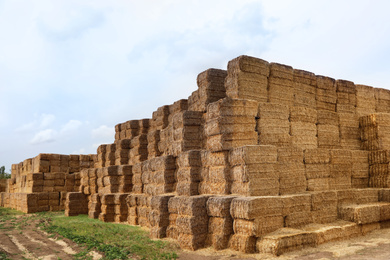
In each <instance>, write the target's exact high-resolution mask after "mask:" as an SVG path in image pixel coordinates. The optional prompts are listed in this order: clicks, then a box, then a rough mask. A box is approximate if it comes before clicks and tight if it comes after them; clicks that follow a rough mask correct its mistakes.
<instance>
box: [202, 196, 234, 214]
mask: <svg viewBox="0 0 390 260" xmlns="http://www.w3.org/2000/svg"><path fill="white" fill-rule="evenodd" d="M234 198H236V197H235V196H222V197H220V196H216V197H210V198H209V199H208V200H207V205H206V206H207V214H208V216H213V217H221V218H222V217H230V205H231V202H232V200H233V199H234Z"/></svg>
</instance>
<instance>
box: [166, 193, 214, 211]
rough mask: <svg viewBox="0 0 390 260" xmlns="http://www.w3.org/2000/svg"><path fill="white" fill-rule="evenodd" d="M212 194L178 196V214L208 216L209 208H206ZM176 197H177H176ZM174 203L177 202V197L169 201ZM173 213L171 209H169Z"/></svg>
mask: <svg viewBox="0 0 390 260" xmlns="http://www.w3.org/2000/svg"><path fill="white" fill-rule="evenodd" d="M210 197H211V196H210V195H197V196H191V197H186V196H182V197H177V200H178V203H179V206H178V208H177V212H178V214H182V215H187V216H207V208H206V202H207V200H208V199H209V198H210ZM175 198H176V197H175ZM171 200H173V201H172V203H175V202H176V201H175V200H176V199H174V198H171V199H170V200H169V203H168V207H169V205H171V204H172V203H171ZM176 203H177V202H176ZM169 212H170V213H172V212H171V211H169Z"/></svg>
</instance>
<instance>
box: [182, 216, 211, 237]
mask: <svg viewBox="0 0 390 260" xmlns="http://www.w3.org/2000/svg"><path fill="white" fill-rule="evenodd" d="M176 226H177V227H178V229H179V232H180V233H181V234H192V235H198V234H204V233H207V232H208V231H207V229H208V217H207V216H203V217H200V216H196V217H193V216H185V215H179V216H178V217H177V219H176Z"/></svg>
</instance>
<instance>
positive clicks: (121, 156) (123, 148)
mask: <svg viewBox="0 0 390 260" xmlns="http://www.w3.org/2000/svg"><path fill="white" fill-rule="evenodd" d="M131 140H132V139H121V140H117V141H115V147H116V149H115V165H124V164H128V162H129V151H130V142H131Z"/></svg>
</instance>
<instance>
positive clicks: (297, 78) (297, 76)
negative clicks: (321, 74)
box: [293, 69, 317, 86]
mask: <svg viewBox="0 0 390 260" xmlns="http://www.w3.org/2000/svg"><path fill="white" fill-rule="evenodd" d="M293 76H294V78H293V79H294V82H298V83H303V84H306V85H311V86H316V84H317V79H316V76H315V74H314V73H312V72H308V71H304V70H298V69H294V70H293Z"/></svg>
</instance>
